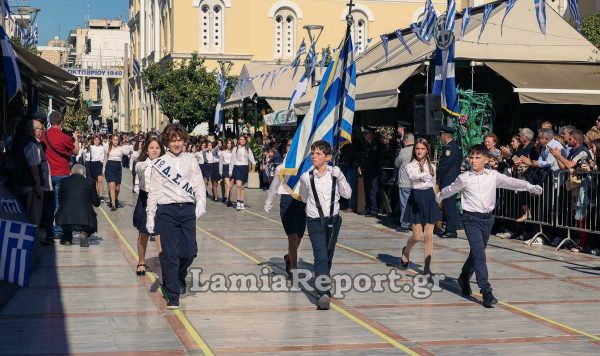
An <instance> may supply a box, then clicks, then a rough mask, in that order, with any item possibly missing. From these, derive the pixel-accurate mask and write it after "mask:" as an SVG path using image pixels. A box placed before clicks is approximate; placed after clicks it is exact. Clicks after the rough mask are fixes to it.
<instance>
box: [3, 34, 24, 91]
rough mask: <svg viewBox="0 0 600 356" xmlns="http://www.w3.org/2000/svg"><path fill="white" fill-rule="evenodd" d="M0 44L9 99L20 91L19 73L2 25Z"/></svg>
mask: <svg viewBox="0 0 600 356" xmlns="http://www.w3.org/2000/svg"><path fill="white" fill-rule="evenodd" d="M0 45H1V46H2V65H3V67H4V77H5V78H6V88H7V91H8V101H11V100H13V99H14V98H15V96H17V94H18V93H20V92H21V86H22V84H21V74H20V73H19V67H18V66H17V55H16V54H15V50H14V49H13V47H12V45H11V44H10V39H9V38H8V35H6V32H4V27H2V26H0Z"/></svg>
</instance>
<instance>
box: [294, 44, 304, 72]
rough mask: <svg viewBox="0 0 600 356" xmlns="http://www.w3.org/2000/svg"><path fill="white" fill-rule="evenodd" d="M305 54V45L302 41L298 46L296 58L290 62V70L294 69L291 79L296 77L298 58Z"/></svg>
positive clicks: (298, 64)
mask: <svg viewBox="0 0 600 356" xmlns="http://www.w3.org/2000/svg"><path fill="white" fill-rule="evenodd" d="M304 53H306V43H305V42H304V40H302V43H301V44H300V47H299V48H298V51H297V52H296V56H295V57H294V60H293V61H292V68H294V74H293V75H292V78H293V77H295V76H296V73H297V72H298V67H299V66H300V57H301V56H302V55H303V54H304Z"/></svg>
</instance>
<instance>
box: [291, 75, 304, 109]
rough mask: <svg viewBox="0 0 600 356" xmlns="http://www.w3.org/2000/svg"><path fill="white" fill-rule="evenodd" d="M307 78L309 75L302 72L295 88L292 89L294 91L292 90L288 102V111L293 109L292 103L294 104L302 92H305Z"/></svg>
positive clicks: (302, 94)
mask: <svg viewBox="0 0 600 356" xmlns="http://www.w3.org/2000/svg"><path fill="white" fill-rule="evenodd" d="M308 78H309V77H308V76H306V73H304V74H303V75H302V78H300V81H299V82H298V84H297V85H296V89H294V91H293V92H292V96H291V97H290V102H289V104H288V112H290V111H292V110H294V104H296V103H297V102H298V100H300V98H302V97H303V96H304V94H306V89H308Z"/></svg>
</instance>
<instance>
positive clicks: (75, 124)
mask: <svg viewBox="0 0 600 356" xmlns="http://www.w3.org/2000/svg"><path fill="white" fill-rule="evenodd" d="M79 101H80V102H81V105H80V106H79V107H77V108H75V106H73V105H70V106H68V107H67V112H66V113H65V121H64V122H63V127H64V128H65V129H67V130H76V129H77V130H84V129H87V127H88V124H87V119H88V115H89V112H88V106H87V103H86V102H85V101H84V100H81V99H80V100H79Z"/></svg>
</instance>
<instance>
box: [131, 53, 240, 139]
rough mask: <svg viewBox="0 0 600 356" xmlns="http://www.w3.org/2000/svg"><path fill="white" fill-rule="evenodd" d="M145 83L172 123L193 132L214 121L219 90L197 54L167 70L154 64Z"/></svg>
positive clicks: (211, 74) (147, 70)
mask: <svg viewBox="0 0 600 356" xmlns="http://www.w3.org/2000/svg"><path fill="white" fill-rule="evenodd" d="M143 79H144V83H145V85H146V88H147V89H148V91H149V92H150V93H151V94H152V95H154V97H155V98H156V99H157V101H158V103H159V104H160V106H161V110H162V112H163V113H164V114H165V115H166V116H167V117H168V118H169V119H171V120H174V119H177V120H179V122H180V123H181V124H182V125H183V126H188V127H190V129H191V128H193V127H194V126H195V125H197V124H199V123H201V122H207V121H208V122H210V121H211V120H212V119H213V117H214V112H215V107H216V105H217V100H218V98H219V86H218V85H217V82H216V79H215V75H214V72H209V71H207V69H206V67H205V65H204V59H202V58H200V57H199V56H198V54H197V53H194V54H192V58H191V59H190V60H185V61H183V62H178V63H175V62H169V63H168V64H167V67H166V68H164V69H163V68H161V67H160V65H158V64H156V63H155V64H152V65H150V66H149V67H148V68H146V69H145V70H144V73H143ZM230 82H231V81H230Z"/></svg>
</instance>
